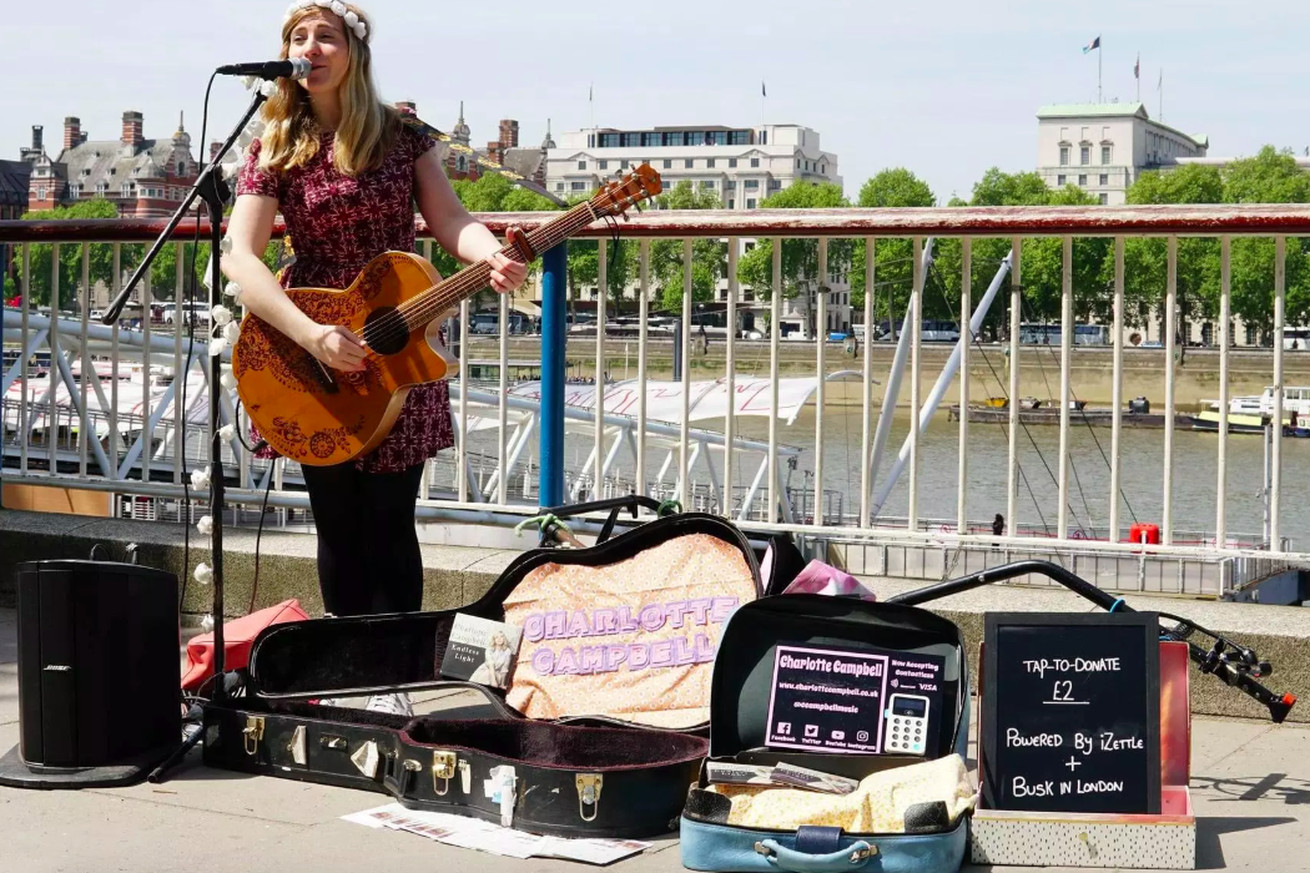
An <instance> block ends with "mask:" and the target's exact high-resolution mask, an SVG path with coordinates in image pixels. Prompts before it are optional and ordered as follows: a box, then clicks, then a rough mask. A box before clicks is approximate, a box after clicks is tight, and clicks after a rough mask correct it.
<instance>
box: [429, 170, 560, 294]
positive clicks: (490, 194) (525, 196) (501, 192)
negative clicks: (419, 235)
mask: <svg viewBox="0 0 1310 873" xmlns="http://www.w3.org/2000/svg"><path fill="white" fill-rule="evenodd" d="M450 184H451V187H452V188H453V189H454V190H455V196H456V197H458V198H459V201H460V203H462V204H464V208H465V209H467V210H468V211H469V212H554V211H557V210H558V209H559V208H560V207H559V206H558V205H557V204H555V203H554V202H553V201H551V200H549V199H547V198H545V197H542V196H541V195H540V194H537V193H536V192H533V191H529V190H527V189H526V188H520V187H519V186H518V185H516V184H514V183H513V182H512V181H510V180H509V179H508V178H506V177H505V176H502V175H500V174H499V173H487V174H486V175H483V176H479V177H478V178H477V180H476V181H472V182H470V181H469V180H467V179H456V180H454V181H452V182H451V183H450ZM431 260H432V265H433V266H434V267H436V268H437V272H439V273H440V274H441V275H443V276H452V275H454V274H455V273H457V272H458V271H459V270H460V269H462V265H461V264H460V263H459V262H458V261H456V260H455V258H454V256H452V255H451V254H450V253H449V252H447V251H446V250H445V249H443V248H442V247H441V246H439V245H433V246H432V258H431ZM536 269H537V267H536V266H535V265H534V266H532V267H531V268H530V269H529V272H528V279H527V281H528V282H531V281H532V276H533V274H534V273H535V272H536ZM494 294H495V292H494V291H491V290H486V291H483V292H480V294H479V295H478V296H477V297H475V298H474V300H475V302H479V298H484V299H485V300H493V299H494V296H492V295H494Z"/></svg>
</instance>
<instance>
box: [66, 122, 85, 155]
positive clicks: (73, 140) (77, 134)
mask: <svg viewBox="0 0 1310 873" xmlns="http://www.w3.org/2000/svg"><path fill="white" fill-rule="evenodd" d="M81 141H82V119H80V118H74V117H73V116H71V115H70V116H68V117H67V118H65V119H64V150H65V151H67V150H68V149H71V148H73V147H74V146H76V145H77V144H78V143H80V142H81Z"/></svg>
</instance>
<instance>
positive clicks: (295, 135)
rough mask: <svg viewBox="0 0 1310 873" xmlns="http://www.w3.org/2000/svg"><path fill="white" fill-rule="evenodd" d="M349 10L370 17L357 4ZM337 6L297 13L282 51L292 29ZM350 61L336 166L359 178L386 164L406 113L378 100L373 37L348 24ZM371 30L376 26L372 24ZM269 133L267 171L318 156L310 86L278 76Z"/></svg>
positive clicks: (266, 113) (268, 112) (267, 108)
mask: <svg viewBox="0 0 1310 873" xmlns="http://www.w3.org/2000/svg"><path fill="white" fill-rule="evenodd" d="M344 5H345V7H346V9H347V10H348V11H350V12H353V13H355V15H357V16H358V17H359V18H360V20H365V16H364V13H363V12H361V11H360V9H359V7H357V6H355V5H354V4H352V3H346V4H344ZM330 12H331V10H329V9H324V8H322V7H318V6H306V7H304V8H303V9H299V10H297V11H295V12H293V13H292V14H291V15H290V16H289V17H288V18H287V20H286V23H285V24H283V25H282V53H281V55H280V56H279V57H281V58H286V57H287V56H288V55H289V53H290V49H291V33H292V31H294V30H295V29H296V25H298V24H299V23H300V22H301V21H302V20H304V19H305V18H307V17H309V16H310V15H326V14H329V13H330ZM341 32H342V34H343V35H344V37H345V40H346V46H347V49H348V50H349V52H350V60H349V62H348V63H347V65H346V77H345V79H343V80H342V82H341V86H340V89H339V95H340V98H341V123H340V124H339V125H338V126H337V132H336V148H335V151H334V154H333V164H334V165H335V166H336V168H337V170H338V171H339V172H341V173H343V174H344V175H347V176H358V175H360V174H361V173H366V172H368V171H370V170H375V169H377V168H378V167H379V166H381V164H382V161H383V159H384V158H385V157H386V155H387V152H388V151H390V150H391V146H392V143H393V142H395V138H396V133H397V130H398V128H399V126H400V113H399V112H398V111H397V110H396V109H395V108H393V107H391V106H387V105H385V104H383V103H382V101H381V100H379V99H378V95H377V89H376V88H375V87H374V85H373V54H372V52H371V51H370V49H369V47H368V41H367V39H360V38H359V37H358V36H357V35H356V34H355V31H354V30H353V29H352V28H350V27H347V26H346V25H345V23H344V22H342V26H341ZM370 33H371V24H370ZM263 118H264V131H263V133H262V134H261V135H260V144H261V148H260V155H259V166H260V169H263V170H274V171H285V170H291V169H294V168H296V167H303V166H305V165H306V164H307V163H309V161H310V160H311V159H312V158H313V157H314V156H315V155H316V154H318V149H319V133H320V131H319V128H318V122H317V121H316V120H315V118H314V112H313V109H312V108H311V106H310V102H309V95H308V93H306V91H305V89H304V88H302V87H300V85H298V84H296V82H295V81H293V80H291V79H277V80H276V84H275V86H274V91H273V94H272V96H270V97H269V98H268V101H267V102H266V103H265V104H264V107H263Z"/></svg>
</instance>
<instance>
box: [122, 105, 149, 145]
mask: <svg viewBox="0 0 1310 873" xmlns="http://www.w3.org/2000/svg"><path fill="white" fill-rule="evenodd" d="M142 126H143V122H142V116H141V113H140V112H132V111H128V112H124V113H123V147H124V148H130V149H132V151H136V150H137V149H139V148H140V147H141V144H142V143H144V142H145V141H146V138H145V134H143V133H142V132H141V128H142Z"/></svg>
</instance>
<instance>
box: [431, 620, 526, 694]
mask: <svg viewBox="0 0 1310 873" xmlns="http://www.w3.org/2000/svg"><path fill="white" fill-rule="evenodd" d="M521 638H522V629H521V628H518V627H516V626H515V625H512V624H507V623H505V622H503V621H491V620H490V619H486V618H478V617H477V616H473V615H467V614H465V613H462V612H461V613H459V614H458V615H456V616H455V621H454V624H453V625H452V626H451V629H450V640H449V641H448V642H447V643H446V654H445V657H443V658H442V659H441V675H442V676H445V677H447V678H448V679H462V680H464V681H466V682H476V683H478V684H479V685H487V686H490V687H493V688H507V687H509V677H510V672H511V671H512V670H513V667H514V661H515V657H516V656H517V654H518V650H519V640H520V639H521Z"/></svg>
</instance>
